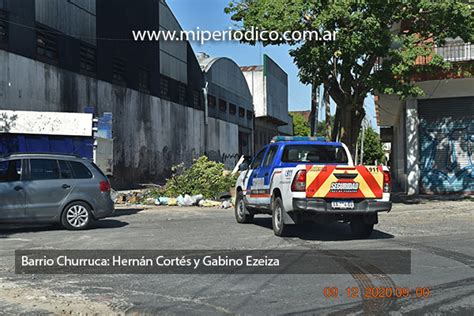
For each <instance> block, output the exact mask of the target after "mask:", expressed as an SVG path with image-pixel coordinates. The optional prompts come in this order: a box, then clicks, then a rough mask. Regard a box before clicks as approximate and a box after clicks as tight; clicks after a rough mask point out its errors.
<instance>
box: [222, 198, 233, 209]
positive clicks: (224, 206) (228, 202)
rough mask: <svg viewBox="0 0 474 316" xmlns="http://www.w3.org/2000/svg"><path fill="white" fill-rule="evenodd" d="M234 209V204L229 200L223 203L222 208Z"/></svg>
mask: <svg viewBox="0 0 474 316" xmlns="http://www.w3.org/2000/svg"><path fill="white" fill-rule="evenodd" d="M231 207H232V202H231V201H229V200H226V201H223V202H222V204H221V208H224V209H227V208H231Z"/></svg>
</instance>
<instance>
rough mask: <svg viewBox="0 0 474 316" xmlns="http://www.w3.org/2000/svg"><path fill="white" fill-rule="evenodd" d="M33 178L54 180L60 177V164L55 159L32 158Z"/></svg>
mask: <svg viewBox="0 0 474 316" xmlns="http://www.w3.org/2000/svg"><path fill="white" fill-rule="evenodd" d="M30 176H31V180H54V179H59V178H60V177H59V165H58V161H57V160H53V159H31V160H30Z"/></svg>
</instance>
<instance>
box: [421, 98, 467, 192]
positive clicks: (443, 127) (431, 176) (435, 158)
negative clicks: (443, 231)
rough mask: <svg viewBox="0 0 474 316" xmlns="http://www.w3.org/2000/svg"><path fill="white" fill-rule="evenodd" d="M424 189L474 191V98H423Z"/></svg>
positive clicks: (425, 190) (422, 188)
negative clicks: (473, 152) (473, 153)
mask: <svg viewBox="0 0 474 316" xmlns="http://www.w3.org/2000/svg"><path fill="white" fill-rule="evenodd" d="M419 118H420V130H419V132H420V134H419V135H420V169H421V179H420V191H421V193H472V192H474V173H473V171H474V164H473V155H472V151H473V147H474V98H472V97H470V98H450V99H434V100H420V101H419Z"/></svg>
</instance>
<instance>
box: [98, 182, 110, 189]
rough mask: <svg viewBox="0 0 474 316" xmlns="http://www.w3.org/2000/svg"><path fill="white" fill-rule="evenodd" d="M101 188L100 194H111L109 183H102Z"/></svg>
mask: <svg viewBox="0 0 474 316" xmlns="http://www.w3.org/2000/svg"><path fill="white" fill-rule="evenodd" d="M99 187H100V192H109V191H110V183H109V181H100V184H99Z"/></svg>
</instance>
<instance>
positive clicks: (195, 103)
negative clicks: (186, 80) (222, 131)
mask: <svg viewBox="0 0 474 316" xmlns="http://www.w3.org/2000/svg"><path fill="white" fill-rule="evenodd" d="M193 107H195V108H199V91H197V90H194V91H193Z"/></svg>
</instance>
